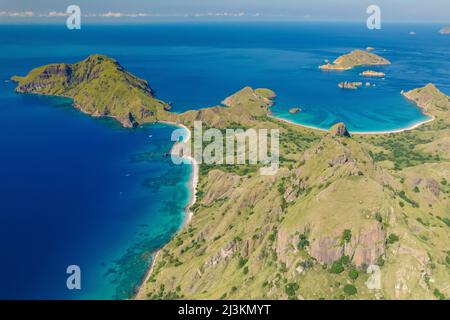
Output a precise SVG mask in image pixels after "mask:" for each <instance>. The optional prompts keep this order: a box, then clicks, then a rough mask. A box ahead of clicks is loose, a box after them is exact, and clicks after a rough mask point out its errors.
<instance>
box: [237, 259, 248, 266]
mask: <svg viewBox="0 0 450 320" xmlns="http://www.w3.org/2000/svg"><path fill="white" fill-rule="evenodd" d="M247 261H248V260H247V259H244V258H242V257H240V258H239V268H242V267H243V266H245V264H246V263H247Z"/></svg>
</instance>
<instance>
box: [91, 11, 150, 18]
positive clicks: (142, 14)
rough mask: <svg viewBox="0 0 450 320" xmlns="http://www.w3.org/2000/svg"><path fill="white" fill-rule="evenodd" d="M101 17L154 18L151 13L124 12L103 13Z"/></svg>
mask: <svg viewBox="0 0 450 320" xmlns="http://www.w3.org/2000/svg"><path fill="white" fill-rule="evenodd" d="M98 16H99V17H104V18H122V17H127V18H139V17H151V16H154V15H152V14H150V13H140V12H139V13H123V12H111V11H108V12H107V13H101V14H99V15H98Z"/></svg>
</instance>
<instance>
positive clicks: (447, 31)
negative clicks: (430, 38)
mask: <svg viewBox="0 0 450 320" xmlns="http://www.w3.org/2000/svg"><path fill="white" fill-rule="evenodd" d="M439 33H440V34H450V26H449V27H443V28H442V29H441V30H439Z"/></svg>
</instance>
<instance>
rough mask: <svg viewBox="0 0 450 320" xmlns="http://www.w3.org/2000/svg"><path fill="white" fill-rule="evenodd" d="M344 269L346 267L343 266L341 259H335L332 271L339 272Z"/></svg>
mask: <svg viewBox="0 0 450 320" xmlns="http://www.w3.org/2000/svg"><path fill="white" fill-rule="evenodd" d="M343 271H344V267H343V266H342V263H341V262H340V261H335V262H333V264H332V265H331V269H330V272H331V273H334V274H339V273H342V272H343Z"/></svg>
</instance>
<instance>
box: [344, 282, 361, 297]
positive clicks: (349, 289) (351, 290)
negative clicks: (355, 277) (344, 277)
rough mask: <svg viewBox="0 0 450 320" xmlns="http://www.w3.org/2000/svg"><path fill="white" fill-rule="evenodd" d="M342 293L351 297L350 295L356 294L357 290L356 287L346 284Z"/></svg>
mask: <svg viewBox="0 0 450 320" xmlns="http://www.w3.org/2000/svg"><path fill="white" fill-rule="evenodd" d="M344 292H345V293H346V294H347V295H349V296H352V295H354V294H356V293H357V292H358V290H356V287H355V286H354V285H351V284H347V285H345V287H344Z"/></svg>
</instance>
